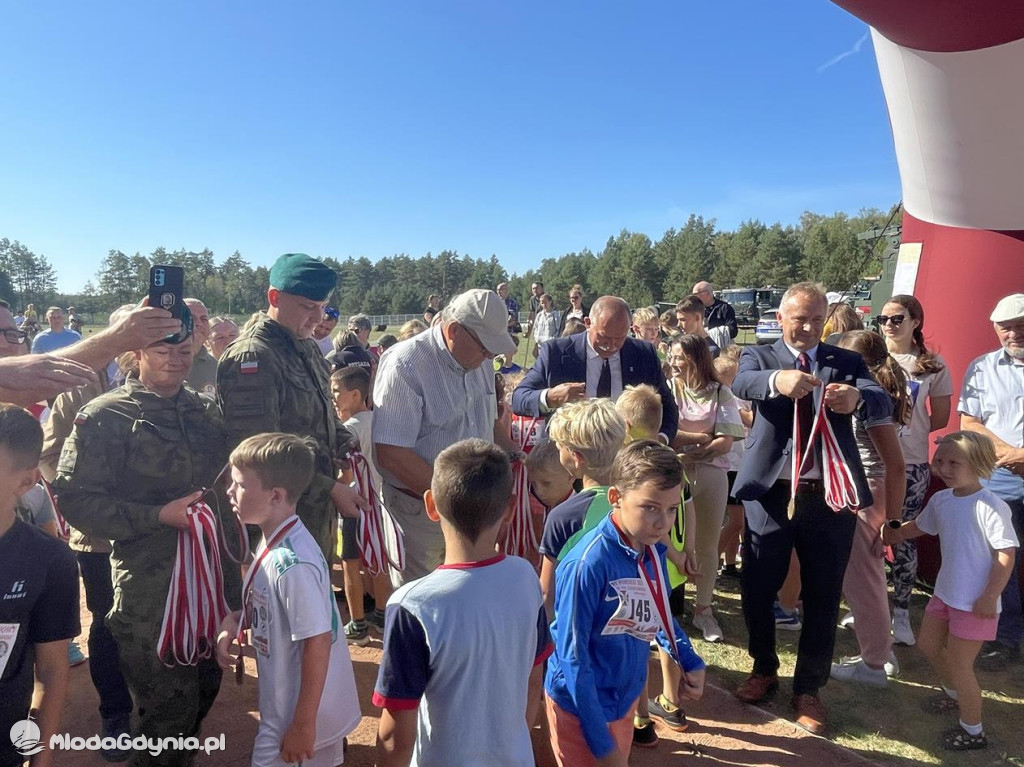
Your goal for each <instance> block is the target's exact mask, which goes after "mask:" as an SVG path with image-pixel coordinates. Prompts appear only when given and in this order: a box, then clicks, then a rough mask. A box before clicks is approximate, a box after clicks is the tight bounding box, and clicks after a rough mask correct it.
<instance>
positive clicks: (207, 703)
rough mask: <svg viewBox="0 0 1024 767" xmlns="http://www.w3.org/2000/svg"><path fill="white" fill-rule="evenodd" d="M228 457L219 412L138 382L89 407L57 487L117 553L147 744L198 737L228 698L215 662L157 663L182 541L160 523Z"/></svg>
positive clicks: (175, 758) (78, 523)
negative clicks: (221, 699) (167, 509)
mask: <svg viewBox="0 0 1024 767" xmlns="http://www.w3.org/2000/svg"><path fill="white" fill-rule="evenodd" d="M227 455H228V450H227V443H226V437H225V432H224V425H223V421H222V419H221V417H220V413H219V412H218V410H217V407H216V405H214V404H213V403H212V402H209V401H208V400H204V399H202V398H200V397H199V395H198V394H196V392H195V391H193V390H192V389H188V388H186V387H182V389H181V391H180V393H179V394H178V395H177V396H176V397H174V398H167V397H160V396H158V395H157V394H155V393H153V392H151V391H149V390H148V389H146V388H145V387H144V386H143V385H142V384H141V383H140V382H139V381H138V379H135V378H130V379H129V380H128V381H127V382H126V383H125V385H124V386H122V387H120V388H118V389H114V390H113V391H111V392H108V393H106V394H103V395H101V396H99V397H97V398H96V399H94V400H93V401H92V402H90V403H88V404H87V405H85V407H83V408H82V410H81V411H80V412H79V414H78V416H77V417H76V419H75V427H74V430H73V431H72V433H71V436H70V437H69V438H68V440H67V442H66V443H65V444H64V449H63V451H62V452H61V457H60V461H59V463H58V465H57V477H56V480H55V482H54V486H55V488H56V489H57V492H58V493H59V502H60V508H61V512H62V513H63V514H64V515H65V516H66V517H67V519H68V521H69V523H70V524H72V525H73V526H74V527H75V528H77V529H79V530H81V531H82V532H83V533H85V534H86V535H89V536H93V537H95V538H99V539H106V540H110V541H112V544H113V551H112V553H111V555H110V559H111V565H112V570H113V578H114V607H113V609H112V610H111V611H110V615H109V616H108V617H107V625H108V627H109V628H110V630H111V632H112V633H113V634H114V637H115V638H116V640H117V645H118V651H119V654H120V659H121V666H122V671H123V673H124V675H125V677H126V678H127V680H128V686H129V688H130V689H131V692H132V695H133V697H134V699H135V705H136V709H137V711H138V717H139V719H138V732H137V733H136V734H143V735H146V736H149V737H174V736H177V735H184V736H185V737H189V736H192V735H198V732H199V727H200V724H201V723H202V720H203V717H205V716H206V714H207V712H208V711H209V710H210V707H211V706H212V705H213V701H214V699H215V698H216V697H217V692H218V690H219V689H220V679H221V671H220V668H219V667H218V666H217V663H216V660H215V659H213V658H211V659H209V660H206V661H201V662H200V663H199V664H198V665H197V666H173V667H167V666H165V665H164V664H163V663H162V662H161V661H160V659H159V658H158V657H157V640H158V637H159V634H160V624H161V621H162V619H163V612H164V605H165V603H166V600H167V592H168V588H169V586H170V580H171V571H172V568H173V566H174V558H175V554H176V551H177V542H178V531H177V530H176V529H175V528H173V527H170V526H167V525H164V524H162V523H161V522H159V520H158V515H159V513H160V509H161V508H162V507H163V506H164V505H165V504H167V503H169V502H170V501H173V500H175V499H178V498H181V497H183V496H185V495H188V494H189V493H190V492H192V491H193V490H196V489H199V488H202V487H204V486H208V485H210V484H212V483H213V480H214V478H215V477H216V476H217V474H218V472H220V470H221V468H222V467H223V466H224V464H225V463H226V462H227ZM211 505H212V506H214V508H215V509H216V508H217V506H218V504H215V503H214V504H211ZM219 507H220V516H221V520H220V523H221V525H222V526H223V529H224V530H225V531H229V532H228V533H227V534H228V535H229V536H230V535H231V534H232V533H231V532H230V531H233V529H234V528H233V524H234V523H233V522H231V521H230V519H229V518H228V517H227V515H228V514H230V513H231V511H230V506H229V505H228V504H227V502H226V501H223V500H222V502H221V503H220V504H219ZM222 560H223V565H224V578H225V590H226V596H227V599H228V604H229V605H230V606H231V607H232V609H237V608H238V607H239V605H240V599H239V596H240V590H241V589H240V582H239V571H238V567H237V566H236V565H235V564H234V563H233V562H232V561H231V560H230V559H228V558H227V557H226V556H222ZM188 760H189V755H188V754H187V753H183V752H178V751H172V750H166V751H163V752H162V753H161V754H160V755H159V756H156V757H154V756H151V755H150V754H149V753H148V752H145V751H132V752H131V757H130V761H131V763H132V764H136V765H141V764H146V765H184V764H187V763H188Z"/></svg>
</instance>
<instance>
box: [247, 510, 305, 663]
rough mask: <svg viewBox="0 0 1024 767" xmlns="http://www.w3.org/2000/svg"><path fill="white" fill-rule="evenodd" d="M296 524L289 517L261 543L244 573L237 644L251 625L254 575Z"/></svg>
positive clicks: (296, 520) (291, 517)
mask: <svg viewBox="0 0 1024 767" xmlns="http://www.w3.org/2000/svg"><path fill="white" fill-rule="evenodd" d="M297 524H299V518H298V517H297V516H294V515H292V516H290V517H288V519H286V520H285V521H284V522H282V523H281V525H280V526H279V527H278V528H277V529H276V530H275V531H274V532H273V533H271V535H270V538H269V539H267V540H264V541H263V548H262V549H259V550H258V552H257V554H256V559H255V560H253V563H252V565H251V566H250V567H249V569H248V571H246V573H245V580H244V581H242V616H241V618H240V619H239V621H238V634H237V636H236V639H237V640H238V644H240V645H242V644H245V632H246V630H248V628H249V626H250V625H251V623H252V614H251V611H250V610H249V602H250V600H251V597H252V582H253V581H254V580H255V579H256V573H257V572H259V569H260V565H261V564H263V560H264V559H265V558H266V556H267V554H269V553H270V552H271V551H273V549H274V547H275V546H277V545H278V544H279V543H281V541H283V540H284V539H285V538H287V537H288V533H290V532H291V531H292V528H294V527H295V526H296V525H297Z"/></svg>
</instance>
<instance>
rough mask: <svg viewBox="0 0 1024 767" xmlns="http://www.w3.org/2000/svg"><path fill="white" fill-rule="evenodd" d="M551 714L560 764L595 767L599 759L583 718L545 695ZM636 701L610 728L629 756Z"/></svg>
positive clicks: (550, 727)
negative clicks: (584, 734) (587, 736)
mask: <svg viewBox="0 0 1024 767" xmlns="http://www.w3.org/2000/svg"><path fill="white" fill-rule="evenodd" d="M544 701H545V707H546V710H547V715H548V731H549V732H550V735H551V750H552V751H553V752H554V754H555V762H556V763H557V764H558V767H592V766H593V765H596V764H597V759H596V758H595V757H594V755H593V753H591V751H590V747H589V746H588V745H587V741H586V740H584V739H583V728H582V727H580V720H579V719H577V718H576V717H575V716H573V715H572V714H570V713H569V712H568V711H566V710H565V709H563V708H562V707H561V706H559V705H558V704H557V703H555V702H554V701H553V700H551V698H550V697H549V696H547V695H545V696H544ZM638 701H639V698H638V699H637V701H634V702H633V705H632V706H630V707H629V713H627V714H626V715H625V716H624V717H622V719H619V720H617V721H614V722H609V723H608V730H609V731H610V732H611V734H612V737H613V738H614V739H615V743H616V746H617V747H618V749H619V751H621V752H622V754H623V756H625V757H626V759H629V750H630V748H631V747H632V745H633V713H634V712H635V711H636V704H637V702H638Z"/></svg>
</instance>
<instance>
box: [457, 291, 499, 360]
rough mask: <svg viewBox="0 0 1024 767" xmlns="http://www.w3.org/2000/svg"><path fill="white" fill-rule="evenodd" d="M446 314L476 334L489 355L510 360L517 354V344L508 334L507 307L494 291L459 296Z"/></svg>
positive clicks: (474, 292) (466, 293)
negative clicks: (503, 355)
mask: <svg viewBox="0 0 1024 767" xmlns="http://www.w3.org/2000/svg"><path fill="white" fill-rule="evenodd" d="M445 314H446V316H447V317H448V318H449V319H451V320H454V321H455V322H457V323H459V324H460V325H462V326H463V327H465V328H468V329H469V330H471V331H473V332H474V333H475V334H476V337H477V338H479V339H480V343H481V344H483V347H484V348H485V349H486V350H487V351H488V352H489V353H490V354H493V355H495V356H497V355H499V354H505V355H508V356H510V357H511V355H513V354H515V353H516V348H517V347H516V343H515V341H513V340H512V336H511V335H509V332H508V307H507V306H505V302H504V301H503V300H502V298H501V296H499V295H498V294H497V293H495V292H494V291H493V290H479V289H473V290H467V291H466V292H465V293H460V294H459V295H457V296H455V298H453V299H452V300H451V302H450V303H449V304H448V306H447V307H446V308H445Z"/></svg>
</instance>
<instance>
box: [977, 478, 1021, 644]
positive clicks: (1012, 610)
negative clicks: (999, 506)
mask: <svg viewBox="0 0 1024 767" xmlns="http://www.w3.org/2000/svg"><path fill="white" fill-rule="evenodd" d="M985 484H986V485H987V486H988V489H989V490H991V491H992V492H993V493H995V494H996V495H998V496H999V497H1000V498H1002V499H1003V500H1004V501H1006V503H1007V505H1009V507H1010V511H1011V512H1012V513H1013V529H1014V531H1015V532H1016V533H1017V540H1024V479H1021V478H1020V477H1018V476H1016V475H1015V474H1010V472H1008V471H1006V470H1005V469H997V470H996V472H995V474H993V475H992V479H991V480H990V481H989V482H987V483H985ZM1017 556H1018V557H1020V549H1017ZM1019 573H1020V560H1019V559H1018V560H1017V561H1015V562H1014V564H1013V573H1012V574H1011V575H1010V580H1008V581H1007V582H1006V587H1005V588H1004V589H1003V593H1002V603H1003V611H1002V612H1001V613H1000V614H999V629H998V630H997V631H996V641H997V642H999V644H1001V645H1006V646H1007V647H1018V646H1019V645H1020V643H1021V640H1022V639H1024V610H1022V608H1021V593H1020V578H1019V577H1018V574H1019Z"/></svg>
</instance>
